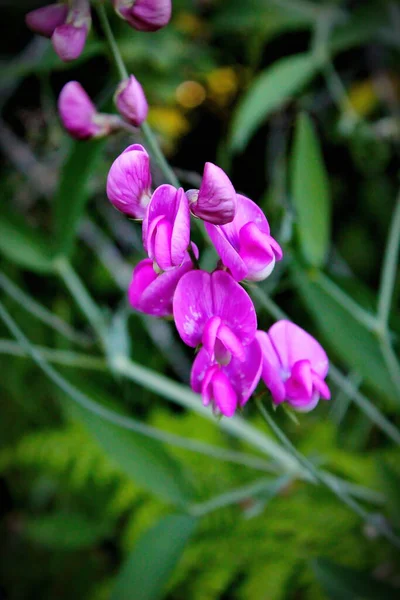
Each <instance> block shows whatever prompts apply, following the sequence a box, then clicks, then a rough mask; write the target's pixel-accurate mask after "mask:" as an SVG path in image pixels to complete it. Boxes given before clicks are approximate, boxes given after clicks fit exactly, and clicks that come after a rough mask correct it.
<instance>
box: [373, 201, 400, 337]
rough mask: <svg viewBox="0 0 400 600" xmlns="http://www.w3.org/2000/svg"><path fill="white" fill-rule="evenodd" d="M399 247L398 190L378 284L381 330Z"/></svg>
mask: <svg viewBox="0 0 400 600" xmlns="http://www.w3.org/2000/svg"><path fill="white" fill-rule="evenodd" d="M399 248H400V192H399V194H398V196H397V200H396V206H395V209H394V212H393V217H392V221H391V225H390V231H389V236H388V241H387V244H386V250H385V257H384V260H383V266H382V274H381V282H380V286H379V296H378V298H379V300H378V320H379V323H380V325H381V327H382V329H383V330H386V328H387V324H388V321H389V314H390V306H391V303H392V298H393V290H394V285H395V281H396V274H397V264H398V260H399Z"/></svg>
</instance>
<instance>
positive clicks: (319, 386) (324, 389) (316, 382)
mask: <svg viewBox="0 0 400 600" xmlns="http://www.w3.org/2000/svg"><path fill="white" fill-rule="evenodd" d="M313 386H314V389H315V390H316V391H317V392H318V393H319V395H320V396H321V397H322V398H324V399H325V400H329V399H330V397H331V391H330V389H329V387H328V386H327V384H326V383H325V381H324V380H323V379H321V378H320V377H319V376H318V375H316V374H315V373H313Z"/></svg>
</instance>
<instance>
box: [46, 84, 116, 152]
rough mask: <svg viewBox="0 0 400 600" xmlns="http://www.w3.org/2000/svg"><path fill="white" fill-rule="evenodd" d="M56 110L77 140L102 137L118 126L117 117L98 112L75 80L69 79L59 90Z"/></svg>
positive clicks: (66, 127)
mask: <svg viewBox="0 0 400 600" xmlns="http://www.w3.org/2000/svg"><path fill="white" fill-rule="evenodd" d="M58 111H59V113H60V117H61V121H62V123H63V125H64V127H65V129H66V130H67V131H68V133H69V134H70V135H71V136H72V137H74V138H76V139H78V140H87V139H90V138H93V137H102V136H104V135H107V134H108V133H110V132H111V131H112V130H114V129H116V128H117V127H118V117H116V116H115V115H106V114H101V113H98V112H97V111H96V107H95V106H94V104H93V102H92V101H91V100H90V98H89V96H88V95H87V93H86V92H85V90H84V89H83V87H82V86H81V84H80V83H78V82H77V81H69V82H68V83H67V84H66V85H65V86H64V87H63V89H62V90H61V93H60V96H59V98H58Z"/></svg>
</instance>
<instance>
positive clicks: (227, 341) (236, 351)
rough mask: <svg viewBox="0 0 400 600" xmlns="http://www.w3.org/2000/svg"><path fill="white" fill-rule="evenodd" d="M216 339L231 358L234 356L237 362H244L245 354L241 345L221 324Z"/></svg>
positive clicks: (229, 330)
mask: <svg viewBox="0 0 400 600" xmlns="http://www.w3.org/2000/svg"><path fill="white" fill-rule="evenodd" d="M218 339H219V340H220V341H221V342H222V344H223V345H224V347H225V348H226V349H227V350H228V351H229V352H230V353H231V354H232V356H235V357H236V358H237V359H238V360H241V361H243V360H244V358H245V352H244V347H243V344H242V343H241V342H240V340H238V338H237V337H236V335H235V334H234V333H233V331H232V330H231V329H230V328H229V327H228V326H227V325H224V324H222V325H221V326H220V328H219V329H218Z"/></svg>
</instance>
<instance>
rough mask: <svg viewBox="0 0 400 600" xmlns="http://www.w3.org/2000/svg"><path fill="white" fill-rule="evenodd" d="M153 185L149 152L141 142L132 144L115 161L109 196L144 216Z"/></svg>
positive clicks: (117, 204)
mask: <svg viewBox="0 0 400 600" xmlns="http://www.w3.org/2000/svg"><path fill="white" fill-rule="evenodd" d="M150 187H151V173H150V158H149V155H148V154H147V152H146V151H145V149H144V148H143V146H141V145H140V144H132V145H131V146H128V148H126V149H125V150H124V151H123V152H122V154H120V155H119V156H118V157H117V158H116V159H115V161H114V162H113V164H112V165H111V168H110V171H109V173H108V177H107V196H108V198H109V200H110V202H112V203H113V204H114V206H115V207H116V208H117V209H118V210H120V211H121V212H123V213H125V214H127V215H129V216H130V217H132V218H134V219H143V218H144V217H145V214H146V207H147V205H148V203H149V201H150Z"/></svg>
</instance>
